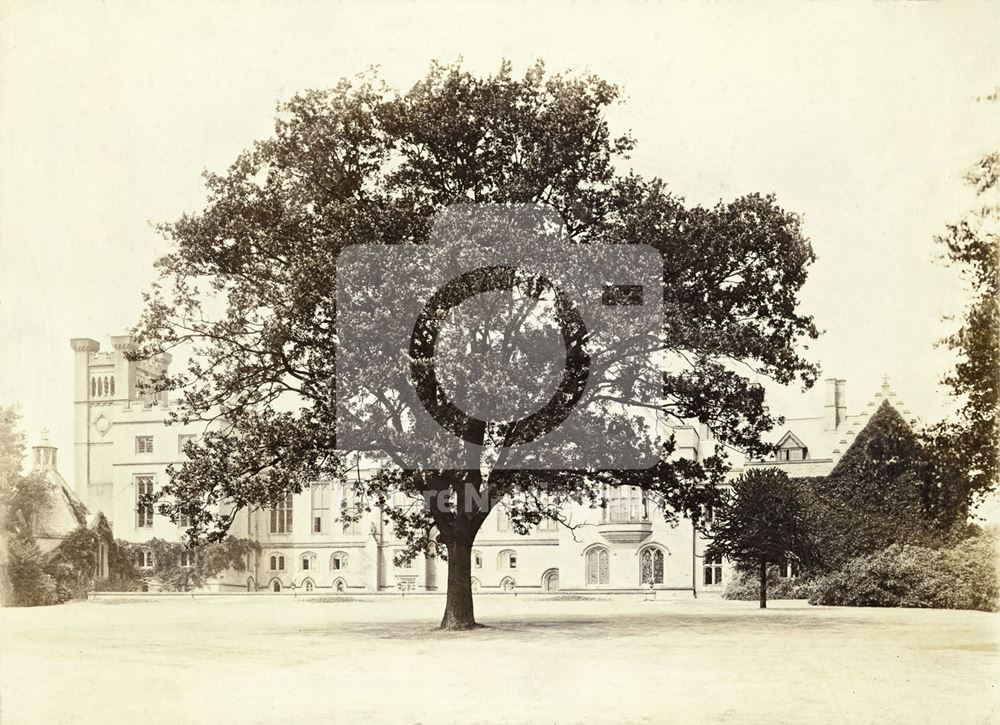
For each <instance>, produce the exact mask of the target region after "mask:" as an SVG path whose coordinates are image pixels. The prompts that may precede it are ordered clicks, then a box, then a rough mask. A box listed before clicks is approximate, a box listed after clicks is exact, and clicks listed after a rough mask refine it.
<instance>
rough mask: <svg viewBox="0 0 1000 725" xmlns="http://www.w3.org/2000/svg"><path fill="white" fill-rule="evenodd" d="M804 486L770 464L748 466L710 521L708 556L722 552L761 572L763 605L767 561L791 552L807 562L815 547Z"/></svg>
mask: <svg viewBox="0 0 1000 725" xmlns="http://www.w3.org/2000/svg"><path fill="white" fill-rule="evenodd" d="M809 499H810V496H809V495H808V490H807V488H806V487H805V486H804V485H803V484H802V483H800V482H798V481H794V480H792V479H790V478H788V476H787V475H786V474H785V473H784V472H783V471H778V470H775V469H772V468H769V469H754V470H750V471H747V472H746V473H744V474H743V475H742V476H740V478H738V479H737V480H736V481H735V482H734V483H733V491H732V495H731V496H729V499H728V501H727V502H726V505H725V506H723V507H722V509H721V510H720V511H719V513H718V518H717V519H716V521H715V522H714V523H713V524H712V525H711V529H710V531H711V535H712V537H713V540H712V543H711V544H709V545H708V547H707V548H706V549H705V556H706V557H709V558H711V557H716V556H724V557H726V558H728V559H730V560H731V561H733V562H735V563H736V566H737V567H738V568H740V569H741V570H744V571H753V569H754V568H758V569H759V571H760V607H761V609H764V608H766V607H767V565H768V564H773V563H780V562H784V561H785V560H786V559H788V558H789V557H791V558H794V559H796V560H797V561H799V562H800V563H803V564H810V563H812V562H814V561H815V560H816V559H817V551H818V547H817V546H816V543H815V537H814V535H813V534H812V532H811V526H810V503H809Z"/></svg>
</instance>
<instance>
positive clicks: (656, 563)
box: [639, 546, 664, 584]
mask: <svg viewBox="0 0 1000 725" xmlns="http://www.w3.org/2000/svg"><path fill="white" fill-rule="evenodd" d="M663 560H664V556H663V549H661V548H660V547H658V546H647V547H646V548H645V549H643V550H642V551H641V552H639V574H640V581H641V582H642V583H643V584H662V583H663Z"/></svg>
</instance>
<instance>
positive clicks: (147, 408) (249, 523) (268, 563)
mask: <svg viewBox="0 0 1000 725" xmlns="http://www.w3.org/2000/svg"><path fill="white" fill-rule="evenodd" d="M71 344H72V347H73V350H74V353H75V357H76V362H75V366H76V372H75V380H76V385H75V391H76V397H75V400H74V410H75V453H76V466H75V472H76V476H75V481H76V488H77V491H78V492H79V493H80V495H81V497H82V498H83V499H84V500H85V501H86V503H87V505H88V506H89V507H90V509H91V510H92V511H102V512H104V514H105V515H106V517H107V519H108V521H109V522H110V523H111V525H112V526H113V527H114V532H115V535H116V537H118V538H120V539H124V540H126V541H130V542H135V543H142V542H143V541H148V540H149V539H151V538H153V537H158V538H162V539H166V540H168V541H171V540H172V541H179V540H180V538H181V535H182V533H183V529H184V523H183V522H181V523H180V524H174V523H171V522H170V521H169V520H168V519H166V518H165V517H163V516H161V515H159V514H158V513H156V512H155V511H153V510H152V509H151V508H150V507H148V506H145V505H144V504H143V503H142V499H141V495H142V494H143V493H151V492H153V491H155V490H157V489H158V488H159V487H160V486H162V485H163V484H164V483H165V482H166V480H167V472H166V469H167V466H168V465H169V464H171V463H180V462H182V461H183V459H184V453H183V447H184V443H185V442H186V441H187V440H188V439H189V437H191V436H195V435H198V433H199V432H200V431H203V430H204V428H203V426H202V427H201V428H199V427H198V424H190V425H187V426H180V425H170V426H168V425H166V424H165V420H166V418H167V416H168V415H169V413H170V410H171V402H170V401H169V400H168V398H167V396H166V395H165V394H164V393H155V394H154V393H149V392H147V390H146V388H145V387H144V385H143V382H144V381H146V380H149V379H151V378H153V377H155V376H157V375H160V374H162V373H164V372H165V371H166V370H167V366H168V365H169V363H170V360H169V358H168V357H163V358H160V359H157V360H154V361H151V362H149V363H137V362H130V361H128V360H126V358H125V353H126V351H127V350H128V348H129V344H130V343H129V338H128V337H114V338H112V341H111V347H112V349H111V350H109V351H107V352H101V351H100V346H99V345H98V343H97V342H96V341H94V340H91V339H88V338H77V339H74V340H72V342H71ZM825 385H826V405H825V408H824V410H823V412H822V415H817V416H816V417H811V418H796V419H789V420H787V421H786V422H785V423H784V424H783V425H782V426H780V427H778V428H777V429H775V431H773V433H772V436H773V438H772V439H771V440H772V441H773V442H776V443H778V446H779V450H778V453H777V455H776V456H774V457H772V458H770V459H768V460H749V461H746V462H744V464H743V465H744V466H746V467H757V466H771V467H777V468H780V469H782V470H785V471H787V472H788V473H789V475H792V476H817V475H825V474H826V473H829V472H830V470H831V469H832V468H833V466H834V465H835V464H836V462H837V460H838V459H839V457H840V455H841V454H842V453H843V452H844V451H845V450H846V449H847V447H848V446H849V445H850V442H851V441H852V440H853V438H854V436H856V435H857V433H858V432H859V431H860V430H861V429H862V428H863V427H864V425H865V424H866V422H867V420H868V417H869V416H870V415H871V414H872V413H873V412H874V411H875V409H876V407H877V405H878V403H880V402H881V400H883V399H888V400H890V401H891V402H893V404H894V405H895V406H896V407H897V409H900V410H901V411H902V410H903V409H902V407H901V406H900V405H899V403H898V401H896V399H895V395H894V394H893V393H892V391H891V390H890V388H889V385H888V382H885V383H884V384H883V386H882V391H881V392H879V393H878V394H876V396H875V397H874V399H873V400H872V401H871V402H870V403H868V406H867V407H866V408H865V409H863V410H862V411H861V412H860V413H856V414H853V415H849V414H848V413H847V403H846V383H845V381H843V380H834V379H830V380H827V381H825ZM903 412H904V415H907V414H906V412H905V411H903ZM674 434H675V436H676V440H677V452H678V455H681V456H685V457H688V458H692V459H697V458H699V457H701V456H704V455H709V454H710V453H711V452H712V450H713V447H714V441H713V440H712V437H711V431H710V430H709V429H708V428H707V427H706V426H704V425H700V424H693V425H683V426H677V427H676V428H675V429H674ZM740 470H741V469H740V468H737V469H736V470H734V472H733V474H734V475H735V474H737V473H739V471H740ZM357 475H359V476H362V477H364V476H368V475H371V471H365V470H358V472H357ZM351 495H352V488H351V487H350V486H344V485H340V484H336V483H329V482H317V483H315V484H314V485H312V486H311V487H310V488H309V489H308V490H305V491H302V492H301V493H298V494H289V495H288V496H287V497H286V499H285V500H284V502H282V504H281V505H279V506H278V507H276V508H274V509H263V510H261V509H254V510H251V511H245V512H241V513H240V514H239V515H238V517H237V519H236V521H235V523H234V526H233V529H232V533H233V534H234V535H236V536H241V537H249V538H252V539H253V540H255V541H257V542H258V543H259V544H260V547H261V551H260V553H259V554H258V555H252V556H251V560H250V561H249V562H248V570H247V571H246V572H241V573H236V572H232V571H229V572H224V573H223V574H222V575H220V576H219V577H218V578H217V579H216V580H215V581H213V582H212V583H211V584H210V587H211V588H213V589H217V590H223V591H225V590H230V591H231V590H247V591H261V590H266V591H270V592H289V591H305V592H380V591H414V592H419V591H436V590H443V589H444V587H445V584H446V582H447V564H446V563H445V562H443V561H442V560H441V559H439V558H434V557H419V558H417V559H416V560H414V561H412V562H410V563H408V564H403V565H399V564H397V563H396V555H397V554H398V553H400V552H401V551H402V549H403V548H404V544H403V542H402V541H400V540H399V539H398V538H396V537H395V536H394V534H393V531H392V529H391V526H389V525H388V524H387V522H386V521H385V520H384V519H383V517H382V516H381V515H379V514H378V513H377V512H376V513H372V514H370V515H366V516H364V517H363V518H361V520H359V521H357V522H351V523H345V522H344V521H342V520H341V518H340V512H341V510H342V506H343V505H346V506H348V507H350V506H352V505H353V504H354V502H353V501H351V500H350V496H351ZM607 499H608V505H607V506H606V507H604V508H594V509H592V508H587V507H584V506H573V507H572V508H571V510H568V511H566V517H567V518H568V519H569V520H570V521H571V522H572V523H573V524H574V525H576V524H579V525H578V526H575V527H574V529H573V530H569V529H567V528H566V527H563V526H560V525H558V524H556V523H554V522H551V523H543V524H542V525H540V526H539V527H537V528H535V529H533V530H532V531H530V532H529V533H528V534H525V535H520V534H518V533H516V532H514V531H513V530H512V528H511V526H510V523H509V521H508V520H507V517H506V515H505V510H504V509H503V507H502V506H497V507H496V508H494V510H493V511H492V512H491V513H490V515H489V517H488V518H487V520H486V521H485V523H484V524H483V527H482V528H481V530H480V532H479V536H478V537H477V539H476V543H475V548H474V551H473V562H472V574H473V577H474V578H473V587H474V588H475V589H476V590H478V591H482V592H513V591H520V592H531V591H536V592H540V591H556V590H572V591H581V590H601V591H646V590H649V589H650V588H652V589H655V590H657V591H658V592H662V593H663V595H668V594H672V595H678V596H692V595H698V594H700V593H704V592H709V593H713V592H719V591H720V590H721V588H722V585H723V583H724V582H725V581H726V579H727V577H728V576H729V565H728V563H726V562H723V561H719V560H715V561H706V560H705V559H704V557H703V556H702V551H703V549H704V547H705V543H706V542H705V541H704V539H703V537H701V536H700V535H699V534H697V533H696V532H695V530H694V527H693V526H692V525H691V523H690V521H688V520H686V519H682V520H681V521H680V522H679V523H678V524H677V525H674V526H672V525H670V524H668V523H667V522H665V520H664V518H663V516H662V515H661V514H660V512H659V511H658V510H657V509H656V507H655V506H652V505H650V503H649V502H647V501H646V500H645V499H644V497H643V495H642V493H641V492H640V491H639V490H637V489H631V488H628V487H621V488H612V489H611V490H609V491H608V492H607ZM139 563H140V565H141V567H148V566H149V565H150V563H151V562H149V561H147V560H145V559H144V560H143V561H142V562H139Z"/></svg>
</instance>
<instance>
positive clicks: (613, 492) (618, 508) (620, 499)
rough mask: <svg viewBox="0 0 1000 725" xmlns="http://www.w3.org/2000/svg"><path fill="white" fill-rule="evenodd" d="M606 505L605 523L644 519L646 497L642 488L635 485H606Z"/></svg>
mask: <svg viewBox="0 0 1000 725" xmlns="http://www.w3.org/2000/svg"><path fill="white" fill-rule="evenodd" d="M605 494H606V495H605V497H606V498H607V501H608V503H607V506H606V507H605V508H604V521H605V522H607V523H629V522H638V521H646V520H648V518H649V515H648V512H647V510H646V498H645V496H644V495H643V493H642V489H640V488H638V487H636V486H608V487H607V488H606V489H605Z"/></svg>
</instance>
